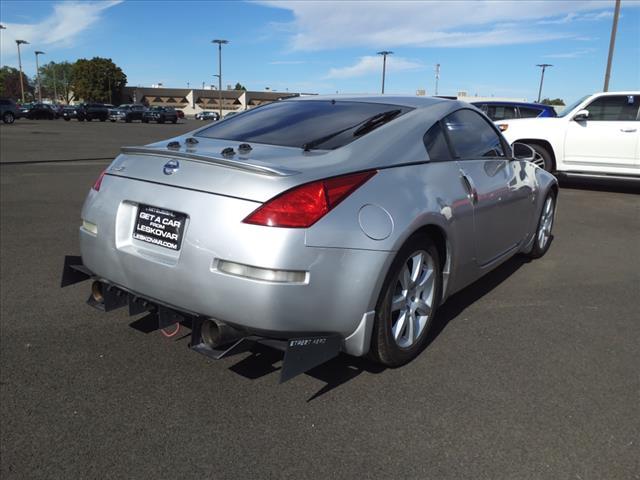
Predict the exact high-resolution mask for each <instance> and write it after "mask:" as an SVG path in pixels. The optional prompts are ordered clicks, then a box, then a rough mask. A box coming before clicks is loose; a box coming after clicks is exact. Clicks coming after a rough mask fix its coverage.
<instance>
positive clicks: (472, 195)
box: [460, 170, 478, 205]
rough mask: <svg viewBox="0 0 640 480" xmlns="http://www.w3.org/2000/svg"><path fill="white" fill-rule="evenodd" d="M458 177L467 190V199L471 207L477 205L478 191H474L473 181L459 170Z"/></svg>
mask: <svg viewBox="0 0 640 480" xmlns="http://www.w3.org/2000/svg"><path fill="white" fill-rule="evenodd" d="M460 175H461V177H462V182H463V183H464V186H465V187H466V189H467V197H468V198H469V200H471V203H472V204H473V205H476V204H477V203H478V190H477V189H476V186H475V184H474V183H473V180H471V178H469V177H468V176H467V174H466V173H464V170H460Z"/></svg>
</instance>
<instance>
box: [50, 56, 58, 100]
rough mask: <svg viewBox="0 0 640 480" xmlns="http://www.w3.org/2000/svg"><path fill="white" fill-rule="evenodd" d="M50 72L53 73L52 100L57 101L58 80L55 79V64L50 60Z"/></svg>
mask: <svg viewBox="0 0 640 480" xmlns="http://www.w3.org/2000/svg"><path fill="white" fill-rule="evenodd" d="M51 73H52V74H53V102H54V103H56V102H57V101H58V86H57V83H58V81H57V80H56V64H55V63H53V62H51Z"/></svg>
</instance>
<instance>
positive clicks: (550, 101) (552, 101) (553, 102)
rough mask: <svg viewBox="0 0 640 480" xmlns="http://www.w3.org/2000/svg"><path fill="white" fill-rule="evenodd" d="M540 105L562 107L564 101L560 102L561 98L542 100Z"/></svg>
mask: <svg viewBox="0 0 640 480" xmlns="http://www.w3.org/2000/svg"><path fill="white" fill-rule="evenodd" d="M540 103H542V104H543V105H564V100H562V99H561V98H554V99H550V98H544V99H543V100H542V101H541V102H540Z"/></svg>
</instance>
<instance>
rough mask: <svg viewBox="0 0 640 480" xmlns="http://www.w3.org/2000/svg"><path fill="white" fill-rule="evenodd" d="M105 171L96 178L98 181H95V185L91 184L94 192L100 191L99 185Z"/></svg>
mask: <svg viewBox="0 0 640 480" xmlns="http://www.w3.org/2000/svg"><path fill="white" fill-rule="evenodd" d="M106 172H107V171H106V170H103V171H102V173H101V174H100V176H99V177H98V179H97V180H96V183H94V184H93V187H91V188H93V189H94V190H95V191H96V192H99V191H100V185H102V179H103V178H104V174H105V173H106Z"/></svg>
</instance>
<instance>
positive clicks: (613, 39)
mask: <svg viewBox="0 0 640 480" xmlns="http://www.w3.org/2000/svg"><path fill="white" fill-rule="evenodd" d="M619 16H620V0H616V9H615V10H614V12H613V25H612V26H611V40H610V41H609V57H608V58H607V72H606V73H605V74H604V90H603V91H605V92H608V91H609V79H610V78H611V62H612V61H613V50H614V49H615V46H616V32H617V31H618V17H619Z"/></svg>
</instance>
